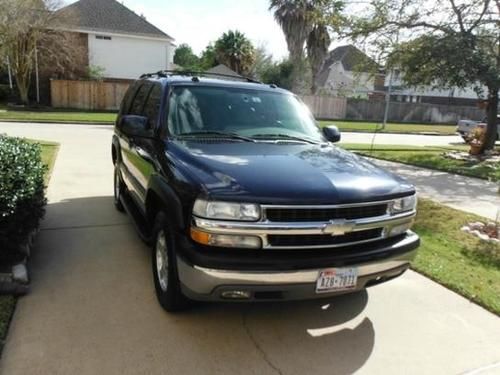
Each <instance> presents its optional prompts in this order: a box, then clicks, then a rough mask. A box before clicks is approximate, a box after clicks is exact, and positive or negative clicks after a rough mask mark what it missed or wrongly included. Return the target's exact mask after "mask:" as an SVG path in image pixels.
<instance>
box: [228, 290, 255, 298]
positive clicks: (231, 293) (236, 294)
mask: <svg viewBox="0 0 500 375" xmlns="http://www.w3.org/2000/svg"><path fill="white" fill-rule="evenodd" d="M221 296H222V298H224V299H250V292H247V291H246V290H228V291H226V292H222V295H221Z"/></svg>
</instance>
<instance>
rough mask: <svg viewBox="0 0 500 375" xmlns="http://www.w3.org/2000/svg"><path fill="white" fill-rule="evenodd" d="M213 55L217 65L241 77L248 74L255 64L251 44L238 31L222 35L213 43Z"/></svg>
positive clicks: (253, 49)
mask: <svg viewBox="0 0 500 375" xmlns="http://www.w3.org/2000/svg"><path fill="white" fill-rule="evenodd" d="M215 54H216V56H217V60H218V61H219V63H221V64H225V65H227V66H228V67H230V68H231V69H232V70H234V71H235V72H236V73H238V74H242V75H246V74H248V73H249V72H250V70H251V68H252V66H253V64H254V62H255V48H254V47H253V45H252V42H250V40H248V39H247V37H246V36H245V34H243V33H241V32H239V31H228V32H227V33H224V34H223V35H222V36H221V37H220V38H219V39H218V40H217V41H216V42H215Z"/></svg>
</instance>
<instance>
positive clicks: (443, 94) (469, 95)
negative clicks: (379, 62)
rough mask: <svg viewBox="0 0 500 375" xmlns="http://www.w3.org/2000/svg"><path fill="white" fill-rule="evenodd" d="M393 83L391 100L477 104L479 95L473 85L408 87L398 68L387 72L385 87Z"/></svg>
mask: <svg viewBox="0 0 500 375" xmlns="http://www.w3.org/2000/svg"><path fill="white" fill-rule="evenodd" d="M389 85H391V93H392V94H391V100H393V101H398V102H407V103H429V104H451V105H472V106H475V105H477V102H478V95H477V93H476V92H475V91H474V88H473V87H467V88H464V89H460V88H458V87H454V88H450V89H438V88H432V87H430V86H421V87H408V86H406V85H405V84H404V82H403V75H402V74H401V72H400V71H399V70H398V69H394V70H393V72H391V73H389V74H387V76H386V78H385V89H386V90H387V89H388V88H389Z"/></svg>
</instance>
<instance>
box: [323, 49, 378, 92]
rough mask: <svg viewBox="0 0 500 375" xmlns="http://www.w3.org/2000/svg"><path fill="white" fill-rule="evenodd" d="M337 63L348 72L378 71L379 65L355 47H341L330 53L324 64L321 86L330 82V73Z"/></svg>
mask: <svg viewBox="0 0 500 375" xmlns="http://www.w3.org/2000/svg"><path fill="white" fill-rule="evenodd" d="M336 62H340V63H341V64H342V66H343V67H344V70H346V71H350V72H353V71H356V70H360V69H361V70H363V71H366V72H368V71H374V70H378V69H379V68H380V67H379V65H378V64H377V63H376V62H375V60H373V59H372V58H371V57H370V56H368V55H367V54H366V53H364V52H363V51H361V50H360V49H358V48H356V47H355V46H353V45H351V44H348V45H345V46H340V47H337V48H335V49H334V50H332V51H331V52H330V54H329V55H328V57H327V58H326V60H325V63H324V64H323V68H322V70H321V73H320V75H319V84H320V85H321V86H324V85H325V84H326V81H327V80H328V76H329V73H330V68H331V66H332V65H333V64H335V63H336Z"/></svg>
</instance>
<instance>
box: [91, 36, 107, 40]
mask: <svg viewBox="0 0 500 375" xmlns="http://www.w3.org/2000/svg"><path fill="white" fill-rule="evenodd" d="M95 38H96V39H100V40H111V37H110V36H105V35H96V36H95Z"/></svg>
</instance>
